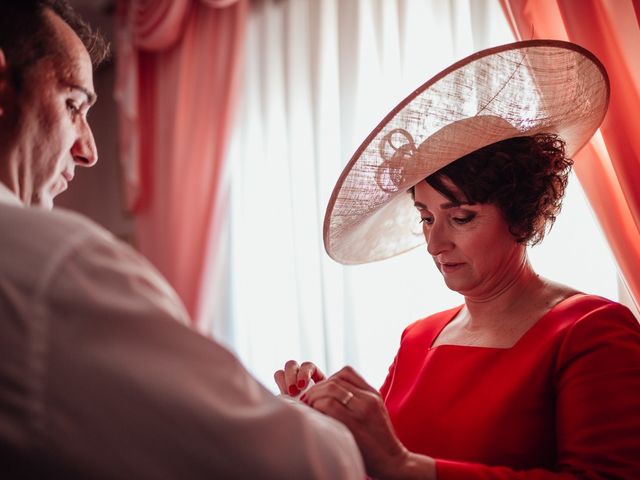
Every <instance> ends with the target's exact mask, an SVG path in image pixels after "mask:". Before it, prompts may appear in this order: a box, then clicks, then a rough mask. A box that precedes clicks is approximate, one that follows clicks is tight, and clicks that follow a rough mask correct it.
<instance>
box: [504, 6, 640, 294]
mask: <svg viewBox="0 0 640 480" xmlns="http://www.w3.org/2000/svg"><path fill="white" fill-rule="evenodd" d="M501 3H502V7H503V10H504V11H505V14H506V16H507V19H508V20H509V22H510V23H511V28H512V29H513V31H514V33H515V34H516V36H517V37H518V38H520V39H529V38H551V39H559V40H569V41H571V42H574V43H577V44H579V45H581V46H583V47H585V48H586V49H588V50H590V51H591V52H593V53H594V54H595V55H596V56H597V57H598V58H599V59H600V61H602V63H603V64H604V66H605V68H606V69H607V72H608V74H609V80H610V82H611V99H610V104H609V111H608V113H607V116H606V117H605V120H604V122H603V124H602V127H601V128H600V131H599V133H598V134H596V136H594V139H593V140H592V141H591V142H590V143H589V145H587V146H586V147H585V148H584V149H583V150H582V151H581V152H580V153H579V154H578V155H576V158H575V159H574V160H575V172H576V175H577V177H578V179H579V180H580V183H581V185H582V187H583V189H584V191H585V193H586V195H587V198H588V199H589V202H590V204H591V207H592V208H593V210H594V212H595V214H596V217H597V218H598V221H599V223H600V225H601V227H602V229H603V231H604V233H605V235H606V237H607V240H608V242H609V245H610V247H611V250H612V252H613V254H614V256H615V258H616V261H617V262H618V267H619V270H620V272H621V274H622V277H623V278H624V281H625V283H626V285H627V287H628V289H629V292H630V293H631V295H632V296H633V298H634V301H635V304H636V306H638V305H640V268H638V265H640V134H639V133H640V132H639V130H640V127H639V125H640V124H639V121H638V112H640V55H638V48H640V5H639V3H640V1H639V0H616V1H612V0H609V1H606V0H580V1H574V0H542V1H541V0H501ZM600 134H601V135H600Z"/></svg>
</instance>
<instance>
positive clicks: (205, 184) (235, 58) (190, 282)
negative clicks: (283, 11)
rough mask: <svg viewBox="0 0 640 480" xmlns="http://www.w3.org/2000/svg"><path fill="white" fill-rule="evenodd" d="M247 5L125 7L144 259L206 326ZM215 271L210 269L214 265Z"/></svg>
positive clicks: (124, 73) (124, 123)
mask: <svg viewBox="0 0 640 480" xmlns="http://www.w3.org/2000/svg"><path fill="white" fill-rule="evenodd" d="M247 14H248V0H133V1H126V0H121V1H120V2H119V3H118V15H117V18H118V21H117V29H116V34H117V48H118V49H117V57H116V59H117V84H116V92H115V95H116V99H117V101H118V104H119V109H120V128H121V132H120V137H121V145H120V154H121V160H122V163H123V172H124V178H125V186H126V190H125V191H126V195H127V203H128V205H129V207H130V208H131V210H132V211H133V213H134V215H135V218H136V234H137V241H138V247H139V249H140V251H141V252H142V253H143V254H144V255H145V256H146V257H147V258H149V259H150V260H151V261H152V263H154V265H155V266H156V267H157V268H158V269H159V270H160V271H161V272H162V274H163V275H164V276H165V277H166V278H167V279H168V280H169V282H170V283H171V284H172V285H173V287H174V288H175V289H176V291H177V292H178V294H179V295H180V296H181V298H182V300H183V301H184V303H185V305H186V307H187V310H188V311H189V313H190V314H191V317H192V318H193V319H194V322H195V323H196V324H197V323H198V321H199V316H200V312H199V311H198V308H199V305H200V303H201V302H200V296H201V295H202V294H203V292H202V291H201V285H202V279H203V276H204V271H203V270H204V265H205V264H207V256H208V255H209V252H210V251H215V242H216V239H215V238H209V237H210V232H211V231H212V230H213V228H211V226H212V225H215V224H216V223H217V219H215V218H214V216H215V215H216V214H217V212H218V211H219V209H216V202H217V201H219V195H218V191H219V186H220V179H221V174H222V172H223V167H224V158H225V151H226V147H227V143H228V141H227V140H228V138H229V132H230V127H231V121H232V113H233V111H234V106H235V103H236V97H237V95H236V90H237V83H238V78H239V69H240V67H241V63H242V62H241V60H242V50H243V44H242V43H243V38H244V28H245V23H246V19H247ZM209 263H210V262H209Z"/></svg>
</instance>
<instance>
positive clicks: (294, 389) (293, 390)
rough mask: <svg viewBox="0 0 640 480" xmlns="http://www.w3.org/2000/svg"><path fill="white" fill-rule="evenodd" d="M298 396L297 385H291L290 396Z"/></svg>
mask: <svg viewBox="0 0 640 480" xmlns="http://www.w3.org/2000/svg"><path fill="white" fill-rule="evenodd" d="M297 394H298V387H296V386H295V385H289V395H297Z"/></svg>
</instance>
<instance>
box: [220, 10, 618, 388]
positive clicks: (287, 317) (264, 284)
mask: <svg viewBox="0 0 640 480" xmlns="http://www.w3.org/2000/svg"><path fill="white" fill-rule="evenodd" d="M247 32H248V34H247V35H248V36H247V39H246V41H247V44H246V65H245V72H244V86H243V91H242V97H243V99H242V101H241V104H242V105H241V109H240V111H239V113H238V115H237V126H236V128H235V131H234V137H233V141H232V147H231V149H230V159H229V162H227V164H228V165H229V171H228V172H227V180H228V187H229V190H228V195H229V196H228V208H229V217H228V223H227V224H226V225H225V226H224V228H223V229H222V231H225V232H226V235H227V243H226V245H227V249H226V250H225V249H224V248H223V249H222V250H221V254H220V256H219V257H218V258H219V259H220V261H218V262H217V264H216V266H217V268H216V273H215V281H211V282H210V283H211V288H212V292H211V295H210V296H209V298H210V299H211V300H212V302H211V305H210V307H209V309H208V310H209V311H210V318H212V326H211V329H212V333H213V334H214V335H215V336H216V337H217V338H218V339H220V340H222V341H223V342H226V343H227V344H228V345H229V346H230V347H231V348H232V349H233V350H235V351H236V352H237V354H238V355H239V356H240V358H241V359H242V360H243V361H244V362H245V363H246V364H247V365H248V366H249V368H250V370H252V371H253V373H254V374H256V376H257V377H258V378H259V379H260V380H261V381H263V382H264V383H265V384H266V385H267V386H269V387H270V388H272V389H273V388H274V387H273V382H272V374H273V371H274V370H275V369H277V368H280V367H281V366H282V365H283V364H284V362H285V361H286V360H287V359H290V358H295V359H300V360H307V359H308V360H312V361H314V362H316V363H317V364H318V365H320V366H321V367H322V368H324V369H325V372H327V373H330V372H333V371H335V370H336V369H338V368H339V367H341V366H342V365H344V364H351V365H353V366H355V367H356V368H357V369H358V370H359V371H361V372H362V374H363V375H364V376H365V378H366V379H367V380H368V381H369V382H370V383H372V384H373V385H375V386H379V385H380V384H381V383H382V381H383V379H384V377H385V375H386V371H387V367H388V366H389V364H390V363H391V361H392V360H393V356H394V354H395V351H396V349H397V346H398V342H399V337H400V333H401V332H402V329H403V328H404V327H405V326H406V325H407V324H408V323H410V322H412V321H413V320H416V319H418V318H421V317H424V316H426V315H428V314H430V313H433V312H436V311H439V310H442V309H444V308H448V307H450V306H454V305H457V304H459V303H460V302H461V299H460V297H459V296H458V295H457V294H455V293H452V292H450V291H449V290H447V289H446V287H445V286H444V284H443V282H442V281H441V278H440V275H439V273H438V272H437V271H436V269H435V268H434V267H433V265H432V263H431V260H430V258H429V257H428V255H427V253H426V250H425V249H417V250H415V251H413V252H410V253H408V254H405V255H402V256H399V257H397V258H394V259H390V260H387V261H383V262H378V263H375V264H371V265H364V266H357V267H342V266H341V265H338V264H336V263H335V262H333V261H332V260H331V259H330V258H329V257H328V256H327V255H326V254H325V252H324V248H323V245H322V220H323V216H324V209H325V206H326V203H327V201H328V199H329V196H330V193H331V189H332V187H333V185H334V183H335V181H336V179H337V177H338V175H339V174H340V172H341V170H342V168H343V166H344V165H345V164H346V162H347V161H348V159H349V158H350V156H351V154H352V153H353V151H354V150H355V149H356V148H357V146H358V145H359V143H360V142H361V141H362V140H363V139H364V138H365V136H366V135H367V134H368V133H369V132H370V130H371V129H372V128H373V127H374V126H375V125H376V124H377V122H378V121H380V119H381V118H382V117H383V116H384V115H385V114H386V113H387V112H388V111H389V110H390V108H391V107H393V106H394V105H395V104H396V103H397V102H398V101H400V100H401V99H402V98H403V97H404V96H406V95H407V94H408V93H409V92H410V91H411V90H412V89H414V88H415V87H417V86H418V85H420V84H422V83H424V82H425V81H426V80H428V79H429V78H430V77H431V76H433V75H434V74H436V73H437V72H438V71H440V70H441V69H442V68H444V67H446V66H448V65H449V64H451V63H452V62H454V61H456V60H459V59H460V58H462V57H464V56H466V55H468V54H471V53H473V52H475V51H477V50H480V49H483V48H486V47H490V46H494V45H498V44H501V43H507V42H511V41H513V37H512V34H511V32H510V30H509V28H508V26H507V23H506V21H505V20H504V18H503V14H502V10H501V9H500V7H499V4H498V0H468V1H465V0H449V1H447V0H322V1H319V0H261V1H258V0H255V1H254V2H252V12H251V15H250V20H249V26H248V29H247ZM568 197H569V198H568V199H567V204H566V206H565V213H564V215H562V216H561V217H560V219H559V220H558V222H557V224H556V227H555V229H554V231H553V232H552V234H551V235H550V236H549V238H548V240H547V241H546V242H545V243H544V244H543V245H542V246H541V247H537V248H536V249H534V251H533V252H532V258H533V260H534V265H536V266H537V267H538V269H539V271H540V272H541V273H543V274H548V275H549V276H551V277H553V278H554V279H556V280H559V281H564V282H566V283H570V284H572V285H574V286H576V287H577V288H581V289H584V290H587V291H590V292H595V293H600V294H603V295H606V296H609V297H612V298H613V297H615V295H616V273H615V266H614V263H613V262H612V260H611V257H610V255H609V253H608V249H607V247H606V244H605V243H604V240H603V239H602V236H601V234H600V232H599V231H598V230H597V227H596V226H595V223H594V222H593V220H592V218H591V216H590V213H589V211H588V209H587V206H586V203H585V202H584V198H583V197H582V196H581V192H580V190H579V187H578V185H577V182H575V181H573V182H572V186H571V189H570V191H569V195H568Z"/></svg>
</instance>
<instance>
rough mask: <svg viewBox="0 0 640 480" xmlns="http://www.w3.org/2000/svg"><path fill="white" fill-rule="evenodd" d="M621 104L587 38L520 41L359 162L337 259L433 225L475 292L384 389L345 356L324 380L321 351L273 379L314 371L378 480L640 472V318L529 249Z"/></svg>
mask: <svg viewBox="0 0 640 480" xmlns="http://www.w3.org/2000/svg"><path fill="white" fill-rule="evenodd" d="M607 101H608V82H607V78H606V73H605V72H604V69H603V68H602V66H601V65H600V63H599V62H598V61H597V59H595V58H594V57H593V56H592V55H591V54H590V53H589V52H586V51H585V50H583V49H582V48H580V47H577V46H575V45H572V44H568V43H565V42H555V41H531V42H520V43H517V44H511V45H506V46H503V47H499V48H496V49H492V50H489V51H485V52H480V53H479V54H476V55H473V56H472V57H469V58H467V59H465V60H463V61H461V62H459V63H457V64H455V65H453V66H452V67H450V68H449V69H447V70H445V71H444V72H442V73H441V74H439V75H438V76H436V77H435V78H434V79H432V80H431V81H430V82H427V84H425V85H423V86H422V87H421V88H419V89H418V90H416V91H415V92H414V93H413V94H412V95H411V96H410V97H408V98H407V99H405V100H404V101H403V102H402V103H401V104H400V105H399V106H398V107H396V109H394V111H393V112H391V114H389V115H388V116H387V117H386V118H385V120H383V122H382V123H381V124H380V125H379V126H378V127H377V128H376V130H374V132H373V133H372V134H371V135H370V136H369V137H368V138H367V140H366V141H365V142H364V144H363V145H362V146H361V147H360V149H359V150H358V151H357V152H356V154H355V155H354V157H353V158H352V160H351V162H350V163H349V164H348V165H347V167H346V168H345V171H344V172H343V174H342V176H341V177H340V179H339V181H338V184H337V185H336V188H335V189H334V193H333V195H332V198H331V200H330V202H329V207H328V209H327V215H326V217H325V246H326V247H327V251H328V253H329V254H330V255H331V256H332V257H333V258H335V259H336V260H338V261H341V262H342V263H362V262H366V261H371V260H379V259H382V258H387V257H389V256H391V255H395V254H398V253H401V252H403V251H406V250H407V249H409V248H412V247H413V246H415V244H416V243H417V236H416V235H415V229H414V228H413V225H415V224H419V225H420V226H421V230H422V232H421V233H422V237H423V238H424V240H425V241H426V243H427V251H428V253H429V254H430V255H431V256H432V258H433V260H434V262H435V264H436V267H437V268H438V269H439V271H440V272H441V274H442V276H443V279H444V281H445V283H446V284H447V286H448V287H449V288H450V289H452V290H455V291H457V292H459V293H460V294H462V295H463V297H464V304H463V305H462V306H459V307H456V308H453V309H451V310H448V311H444V312H440V313H436V314H435V315H431V316H430V317H427V318H425V319H422V320H419V321H417V322H415V323H413V324H412V325H410V326H409V327H407V328H406V329H405V331H404V333H403V335H402V339H401V344H400V349H399V351H398V354H397V356H396V358H395V360H394V362H393V364H392V365H391V368H390V369H389V375H388V376H387V379H386V381H385V383H384V385H383V386H382V388H381V389H380V391H377V390H375V389H374V388H372V387H371V386H369V385H368V384H367V383H366V382H365V381H364V380H363V379H362V378H361V377H360V376H359V375H358V374H357V373H356V372H354V371H353V370H352V369H351V368H349V367H347V368H344V369H342V370H341V371H339V372H338V373H336V374H335V375H333V376H332V377H330V378H328V379H325V377H324V375H323V374H322V372H320V371H319V370H318V369H317V367H315V365H313V364H311V363H308V362H307V363H303V364H302V366H298V364H297V363H296V362H293V361H290V362H287V364H286V366H285V369H284V370H280V371H278V372H276V374H275V379H276V382H277V384H278V386H279V388H280V390H281V392H282V393H283V394H284V393H287V394H290V395H295V394H297V393H298V389H304V388H306V387H307V386H308V385H309V384H310V383H311V380H313V381H314V382H316V384H315V385H313V386H311V387H310V388H309V389H308V390H307V391H306V392H305V393H304V395H303V396H302V397H301V399H302V401H304V402H305V403H307V404H308V405H310V406H312V407H313V408H316V409H318V410H320V411H322V412H324V413H326V414H328V415H330V416H332V417H334V418H336V419H338V420H340V421H342V422H343V423H344V424H345V425H347V426H348V427H349V429H350V430H351V432H352V433H353V435H354V437H355V439H356V441H357V442H358V444H359V446H360V449H361V452H362V454H363V457H364V460H365V464H366V466H367V471H368V473H369V474H370V475H372V476H374V477H377V478H427V479H435V478H438V479H476V478H478V479H480V478H482V479H503V478H504V479H506V478H533V479H555V478H629V479H631V478H640V327H639V326H638V323H637V321H636V320H635V318H634V317H633V316H632V314H631V313H630V312H629V310H628V309H626V308H625V307H623V306H622V305H619V304H617V303H615V302H612V301H610V300H606V299H604V298H600V297H596V296H592V295H586V294H583V293H580V292H578V291H576V290H574V289H572V288H570V287H568V286H565V285H561V284H558V283H555V282H552V281H550V280H548V279H545V278H542V277H540V276H539V275H537V274H536V273H535V271H534V270H533V268H532V266H531V265H530V263H529V262H528V259H527V253H526V248H527V245H531V244H536V243H538V242H539V241H541V240H542V238H543V237H544V234H545V232H546V231H547V229H548V228H549V227H550V226H551V224H552V223H553V221H554V220H555V216H556V214H557V213H558V212H559V210H560V204H561V199H562V196H563V194H564V190H565V187H566V182H567V175H568V173H569V170H570V168H571V164H572V161H571V160H570V159H569V157H570V156H572V155H574V154H575V152H577V150H578V149H579V148H580V147H582V146H583V145H584V144H585V143H586V142H587V141H588V139H589V138H590V137H591V135H592V134H593V133H594V131H595V130H596V129H597V127H598V125H599V124H600V122H601V121H602V118H603V116H604V113H605V110H606V105H607ZM416 139H421V142H420V144H419V145H417V144H416ZM407 192H408V193H407ZM416 212H417V215H416Z"/></svg>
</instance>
